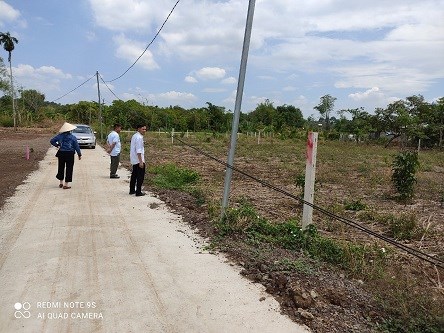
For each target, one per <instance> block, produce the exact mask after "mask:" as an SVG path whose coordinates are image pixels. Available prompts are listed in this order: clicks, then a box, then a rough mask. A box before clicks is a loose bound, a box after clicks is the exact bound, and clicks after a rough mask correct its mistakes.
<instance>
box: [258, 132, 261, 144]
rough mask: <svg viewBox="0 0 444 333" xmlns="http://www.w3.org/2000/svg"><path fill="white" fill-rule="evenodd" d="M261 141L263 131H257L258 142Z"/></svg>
mask: <svg viewBox="0 0 444 333" xmlns="http://www.w3.org/2000/svg"><path fill="white" fill-rule="evenodd" d="M260 143H261V131H259V132H257V144H260Z"/></svg>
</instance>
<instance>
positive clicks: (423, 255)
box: [175, 138, 444, 268]
mask: <svg viewBox="0 0 444 333" xmlns="http://www.w3.org/2000/svg"><path fill="white" fill-rule="evenodd" d="M175 139H176V140H178V141H179V142H181V143H182V144H184V145H185V146H188V147H190V148H192V149H194V150H195V151H197V152H198V153H200V154H201V155H204V156H206V157H208V158H210V159H212V160H214V161H216V162H217V163H219V164H222V165H223V166H225V167H227V168H230V169H232V170H234V171H236V172H238V173H240V174H242V175H243V176H245V177H248V178H250V179H252V180H254V181H256V182H258V183H260V184H261V185H262V186H265V187H268V188H270V189H272V190H274V191H276V192H279V193H281V194H283V195H285V196H287V197H290V198H292V199H295V200H297V201H299V202H301V203H303V204H304V205H307V206H310V207H312V208H313V209H315V210H317V211H319V212H321V213H323V214H324V215H327V216H329V217H331V218H334V219H336V220H338V221H340V222H342V223H345V224H347V225H348V226H351V227H354V228H356V229H358V230H360V231H362V232H364V233H367V234H369V235H371V236H373V237H375V238H379V239H381V240H383V241H385V242H387V243H389V244H391V245H393V246H395V247H397V248H399V249H401V250H403V251H405V252H407V253H409V254H410V255H412V256H415V257H416V258H418V259H421V260H424V261H426V262H428V263H430V264H432V265H435V266H437V267H440V268H444V261H443V260H441V259H439V258H436V257H433V256H430V255H428V254H427V253H424V252H422V251H419V250H417V249H414V248H411V247H409V246H406V245H404V244H402V243H399V242H397V241H395V240H394V239H392V238H390V237H387V236H384V235H381V234H378V233H376V232H375V231H372V230H370V229H368V228H366V227H364V226H362V225H360V224H359V223H357V222H355V221H353V220H350V219H347V218H345V217H341V216H339V215H336V214H334V213H331V212H329V211H327V210H326V209H324V208H322V207H320V206H317V205H314V204H312V203H310V202H308V201H305V200H303V199H302V198H300V197H297V196H295V195H294V194H291V193H289V192H287V191H285V190H283V189H281V188H278V187H277V186H275V185H272V184H270V183H267V182H265V181H264V180H261V179H259V178H257V177H254V176H252V175H250V174H248V173H246V172H244V171H242V170H240V169H238V168H236V167H234V166H232V165H229V164H228V163H226V162H224V161H222V160H220V159H218V158H216V157H214V156H212V155H210V154H209V153H207V152H205V151H203V150H202V149H200V148H197V147H195V146H193V145H190V144H188V143H186V142H185V141H183V140H181V139H180V138H175Z"/></svg>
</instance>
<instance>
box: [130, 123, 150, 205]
mask: <svg viewBox="0 0 444 333" xmlns="http://www.w3.org/2000/svg"><path fill="white" fill-rule="evenodd" d="M145 132H146V126H145V125H137V132H136V133H134V135H133V136H132V138H131V145H130V161H131V165H132V166H133V170H132V172H131V179H130V191H129V194H135V195H136V197H141V196H144V195H145V193H144V192H142V184H143V180H144V179H145V147H144V144H143V136H144V134H145Z"/></svg>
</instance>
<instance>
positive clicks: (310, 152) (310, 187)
mask: <svg viewBox="0 0 444 333" xmlns="http://www.w3.org/2000/svg"><path fill="white" fill-rule="evenodd" d="M317 149H318V133H317V132H309V133H308V140H307V153H306V154H307V155H306V156H307V162H306V165H305V187H304V201H306V202H309V203H311V204H313V198H314V184H315V173H316V152H317ZM312 222H313V207H311V206H308V205H306V204H304V209H303V211H302V230H304V229H305V228H306V227H307V226H308V225H309V224H311V223H312Z"/></svg>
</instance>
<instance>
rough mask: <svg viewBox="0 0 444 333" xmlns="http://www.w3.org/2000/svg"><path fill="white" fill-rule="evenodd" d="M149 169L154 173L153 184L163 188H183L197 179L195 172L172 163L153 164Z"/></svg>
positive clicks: (197, 175)
mask: <svg viewBox="0 0 444 333" xmlns="http://www.w3.org/2000/svg"><path fill="white" fill-rule="evenodd" d="M149 171H150V172H151V173H154V177H153V178H152V182H153V184H154V185H155V186H157V187H160V188H165V189H173V190H183V189H185V188H186V187H187V186H189V185H191V184H194V183H196V182H197V181H198V180H199V174H198V173H197V172H195V171H193V170H189V169H185V168H180V167H178V166H176V165H174V164H164V165H158V166H154V167H151V168H150V169H149Z"/></svg>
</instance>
